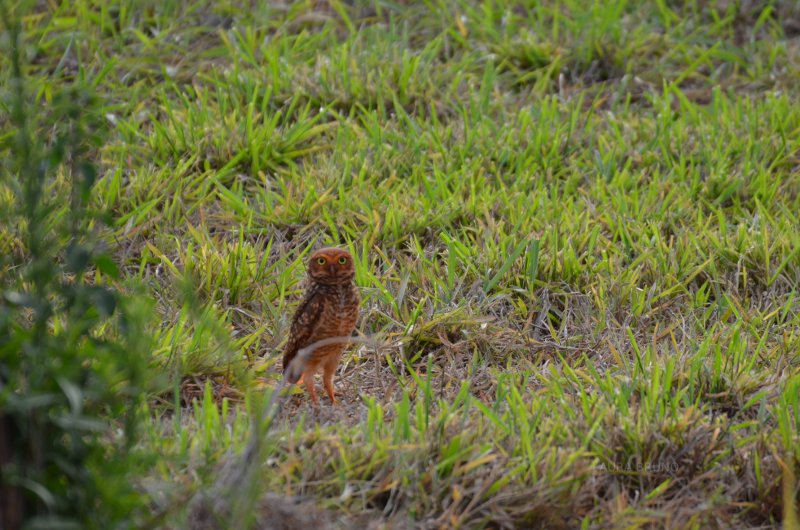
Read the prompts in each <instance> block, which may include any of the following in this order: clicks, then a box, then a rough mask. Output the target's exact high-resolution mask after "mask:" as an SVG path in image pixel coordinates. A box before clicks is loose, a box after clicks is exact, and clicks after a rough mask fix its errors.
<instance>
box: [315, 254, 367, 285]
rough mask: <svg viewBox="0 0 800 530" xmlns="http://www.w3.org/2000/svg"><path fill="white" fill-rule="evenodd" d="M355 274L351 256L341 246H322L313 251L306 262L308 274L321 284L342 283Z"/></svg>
mask: <svg viewBox="0 0 800 530" xmlns="http://www.w3.org/2000/svg"><path fill="white" fill-rule="evenodd" d="M355 275H356V269H355V265H354V264H353V256H351V255H350V253H349V252H348V251H346V250H344V249H342V248H332V247H329V248H323V249H321V250H318V251H316V252H314V253H313V254H312V255H311V258H310V260H309V262H308V276H309V277H310V278H311V279H312V280H313V281H315V282H317V283H321V284H323V285H342V284H346V283H349V282H351V281H353V278H354V277H355Z"/></svg>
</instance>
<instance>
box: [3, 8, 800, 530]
mask: <svg viewBox="0 0 800 530" xmlns="http://www.w3.org/2000/svg"><path fill="white" fill-rule="evenodd" d="M795 4H796V3H794V2H790V1H780V0H775V1H772V2H749V3H738V2H710V1H704V0H686V1H669V0H653V1H648V2H642V3H637V2H627V1H624V0H615V1H612V2H593V1H589V0H563V1H561V2H554V1H547V2H541V3H527V2H511V1H508V0H497V1H491V2H490V1H484V2H477V1H476V2H466V1H463V0H459V1H457V2H443V1H436V0H430V1H425V2H374V3H366V2H354V3H350V2H341V1H335V2H334V1H331V2H311V1H301V2H292V3H285V4H284V3H270V5H269V6H264V5H262V3H260V2H252V3H248V2H241V1H236V2H220V3H214V2H211V1H210V0H185V1H164V0H162V1H160V2H155V1H149V0H148V1H141V0H138V1H132V0H115V1H113V2H95V1H92V0H73V1H68V2H60V1H57V0H53V1H48V2H39V3H37V4H36V5H35V6H33V7H32V8H31V9H30V10H29V12H28V14H27V15H26V17H25V19H24V26H25V30H26V32H27V40H28V43H29V45H30V49H29V51H28V58H29V60H30V65H29V67H28V75H29V76H30V78H31V80H32V83H33V86H34V90H35V93H36V94H37V97H38V99H39V100H40V101H41V102H42V103H43V104H45V105H46V104H47V103H48V102H49V100H50V97H51V94H52V92H53V91H54V90H55V89H56V88H57V87H59V86H60V85H61V84H64V83H67V82H69V81H70V80H72V79H75V78H80V79H85V80H88V81H89V82H90V84H92V85H93V86H94V87H95V88H96V90H97V91H98V93H99V94H100V95H101V96H102V97H103V98H104V108H103V111H102V112H103V114H104V116H105V119H106V120H107V121H108V122H109V124H110V133H109V134H108V136H107V138H105V144H104V146H103V147H102V148H99V149H97V150H96V152H95V153H94V157H95V160H96V162H97V164H99V165H100V167H101V168H102V171H101V178H100V180H99V181H98V183H97V184H96V185H95V188H94V191H93V201H94V202H95V206H96V207H98V208H100V207H102V208H105V209H108V210H109V211H111V212H112V214H113V216H114V219H115V222H114V224H113V227H112V228H111V229H109V230H106V231H105V232H103V235H102V236H103V238H104V240H105V241H106V244H107V245H108V247H109V248H110V249H111V250H112V251H113V254H114V256H115V259H116V262H117V264H118V265H119V267H120V270H121V271H122V274H123V278H124V279H123V280H122V283H121V286H122V287H125V288H130V289H134V286H136V285H139V286H145V288H146V291H147V296H148V297H150V298H152V300H153V301H154V302H153V303H154V311H153V314H152V321H151V325H150V331H151V333H152V334H153V337H154V344H155V348H154V350H153V351H152V356H151V364H152V366H153V368H154V372H155V373H157V374H158V376H157V377H154V378H153V381H152V388H151V398H150V401H149V403H148V412H149V414H150V417H151V418H152V421H151V423H150V425H149V427H148V429H147V432H146V433H145V436H144V438H143V440H142V442H141V443H140V447H139V449H138V450H140V451H142V452H144V453H152V454H157V455H159V457H158V458H157V459H155V461H154V465H153V467H152V468H151V469H148V470H146V472H145V473H144V477H143V478H142V479H141V481H140V482H141V485H140V489H141V492H142V495H147V496H149V498H151V499H152V500H151V505H152V512H153V514H155V515H154V516H153V517H154V518H153V519H150V520H149V522H148V523H147V525H145V526H148V525H149V526H158V527H163V528H184V527H187V525H189V524H191V525H193V527H196V528H200V527H202V525H204V524H207V525H211V526H207V527H209V528H211V527H214V524H219V525H220V526H219V527H243V526H236V524H238V523H241V524H242V525H244V524H251V525H254V527H256V528H268V527H270V526H268V521H272V524H277V522H276V521H283V522H284V523H285V524H286V525H287V526H286V527H293V526H292V525H294V527H297V525H303V524H305V525H308V524H312V522H310V521H312V519H313V524H316V525H318V526H319V527H320V528H327V527H331V528H336V527H350V525H355V524H362V525H365V526H367V527H369V528H380V527H381V525H384V526H383V527H385V528H406V527H409V528H411V527H417V528H531V527H542V528H576V527H582V528H611V527H621V528H647V527H653V528H656V527H681V528H731V527H765V528H766V527H773V526H777V525H780V524H781V523H782V524H783V525H784V528H787V529H788V528H797V498H798V496H797V495H798V486H797V482H796V475H797V472H798V464H799V463H800V449H798V448H800V394H799V393H798V385H800V362H799V361H798V358H797V352H798V349H800V334H798V329H800V328H798V325H800V300H799V299H798V295H797V294H796V292H797V289H798V284H799V283H800V250H799V249H800V232H798V230H797V227H798V225H799V224H800V214H799V213H798V212H800V110H798V109H800V106H798V92H797V89H796V87H797V86H798V82H800V63H798V59H797V57H798V51H800V41H799V40H798V38H797V37H798V34H799V33H800V24H799V23H798V21H800V9H798V7H797V6H796V5H795ZM7 70H8V69H7V68H5V64H4V68H2V69H0V80H2V82H3V84H4V85H5V81H6V80H7V76H8V72H7ZM4 110H5V109H4ZM0 123H7V122H6V118H5V117H4V116H3V115H2V113H0ZM41 131H42V133H43V134H47V128H46V127H45V126H41ZM10 148H11V146H10V134H9V133H8V132H3V133H2V134H0V149H4V150H6V149H10ZM55 185H56V186H58V185H59V182H56V184H55ZM10 197H11V195H10V193H8V191H7V190H0V208H2V207H4V206H3V205H4V204H6V205H7V204H8V201H9V200H10ZM61 208H62V209H63V212H64V215H66V214H67V212H68V211H69V208H68V205H63V207H61ZM0 234H2V236H0V252H2V253H3V254H10V253H13V252H16V251H17V250H18V242H17V241H15V239H14V235H13V231H12V230H9V229H7V228H0ZM322 244H340V245H344V246H347V247H348V248H350V249H351V250H352V251H353V254H354V256H355V257H356V267H357V270H356V281H357V283H358V285H359V286H360V287H361V290H362V294H363V298H364V303H363V310H362V318H361V321H360V325H359V329H360V331H361V332H362V333H363V334H365V335H373V334H378V336H380V337H382V339H381V341H379V343H378V344H377V347H376V346H375V345H370V344H366V345H361V346H358V347H354V348H352V349H351V353H350V354H348V355H346V357H345V359H344V362H343V365H342V368H341V370H340V373H339V376H338V378H337V385H338V389H339V390H340V391H341V392H343V396H342V399H341V401H342V405H341V406H340V407H338V408H332V407H330V406H329V405H328V404H327V403H326V402H325V401H324V400H323V405H322V410H321V411H320V412H319V413H317V414H315V413H313V412H312V410H311V409H310V407H309V406H308V405H307V399H306V398H305V397H303V396H301V395H298V396H293V397H291V398H290V399H289V401H288V403H287V405H286V406H285V407H284V408H283V410H282V411H281V412H280V413H279V414H277V415H276V416H275V418H274V419H273V421H272V422H270V423H269V425H263V424H261V423H260V422H256V421H254V418H257V417H258V416H259V414H260V412H259V411H261V410H262V408H263V406H264V403H265V402H266V400H268V399H269V397H270V395H271V389H273V388H274V387H275V385H276V384H277V381H278V379H279V363H278V359H279V357H280V350H281V347H282V344H283V341H284V340H285V338H286V333H287V330H288V323H289V318H290V317H291V313H292V311H293V308H294V306H295V304H296V302H297V301H298V297H299V293H300V290H301V288H302V285H301V281H302V278H303V275H304V261H305V259H306V257H307V256H308V254H309V252H310V251H311V249H312V248H313V247H314V246H315V245H322ZM6 272H7V271H6ZM97 274H98V276H102V273H101V272H98V273H97ZM251 431H252V433H255V434H256V437H258V435H259V433H263V440H264V441H265V445H264V446H263V447H261V448H260V449H259V452H258V453H257V455H256V456H257V457H258V458H257V460H258V461H257V462H255V464H254V466H253V469H255V470H257V471H258V472H257V473H254V474H251V475H249V478H248V481H247V482H246V487H245V486H244V485H243V486H241V487H239V488H238V489H236V490H234V495H233V498H234V499H238V500H236V502H233V501H232V502H233V507H232V508H230V509H227V510H223V511H222V512H220V513H222V514H223V517H226V518H228V520H227V522H225V523H224V524H223V523H220V522H217V523H214V522H213V518H212V519H208V518H207V517H206V516H207V514H206V515H203V513H204V512H203V513H201V512H202V510H198V509H197V508H196V504H193V502H192V500H191V499H193V498H197V497H196V494H197V493H198V492H203V491H207V490H209V488H212V491H213V487H214V484H215V483H216V482H217V478H218V474H219V473H220V469H221V467H220V466H222V467H223V468H224V465H225V463H226V462H229V461H230V459H231V456H230V455H233V454H238V453H240V452H241V451H243V450H244V449H245V447H246V446H247V443H248V440H250V439H252V438H251ZM226 494H227V493H226ZM290 498H291V499H292V500H291V502H289V499H290ZM217 515H219V513H218V514H217ZM204 517H206V518H205V519H204ZM237 518H238V519H237ZM248 518H249V519H248ZM304 518H305V519H304ZM237 522H238V523H237ZM234 523H236V524H234ZM228 525H233V526H228Z"/></svg>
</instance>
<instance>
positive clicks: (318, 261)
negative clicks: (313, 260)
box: [317, 258, 325, 265]
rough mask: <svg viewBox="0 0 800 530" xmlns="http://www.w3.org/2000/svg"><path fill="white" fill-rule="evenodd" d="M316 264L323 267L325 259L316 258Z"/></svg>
mask: <svg viewBox="0 0 800 530" xmlns="http://www.w3.org/2000/svg"><path fill="white" fill-rule="evenodd" d="M317 263H319V264H320V265H325V258H317Z"/></svg>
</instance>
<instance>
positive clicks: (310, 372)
mask: <svg viewBox="0 0 800 530" xmlns="http://www.w3.org/2000/svg"><path fill="white" fill-rule="evenodd" d="M316 370H317V367H316V366H311V367H307V368H306V370H305V372H303V375H302V377H301V380H302V381H303V384H305V385H306V390H308V395H309V397H311V402H312V403H313V404H314V407H315V408H318V407H319V399H318V398H317V389H316V388H314V372H316Z"/></svg>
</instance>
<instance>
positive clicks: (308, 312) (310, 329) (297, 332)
mask: <svg viewBox="0 0 800 530" xmlns="http://www.w3.org/2000/svg"><path fill="white" fill-rule="evenodd" d="M323 307H324V300H323V299H322V297H321V296H320V290H319V288H318V286H316V285H311V286H309V288H308V290H307V291H306V293H305V296H304V297H303V300H302V301H301V302H300V304H299V305H298V306H297V310H296V311H295V313H294V317H292V326H291V328H290V331H289V341H288V342H287V343H286V348H285V349H284V350H283V373H284V375H286V371H287V370H288V369H289V365H290V364H291V362H292V359H294V358H295V356H296V355H297V352H298V351H300V349H301V348H305V347H306V346H308V345H309V344H311V342H310V341H309V339H310V338H311V337H312V336H313V335H314V330H315V328H316V327H317V326H316V324H317V323H318V322H319V317H320V315H322V309H323ZM292 375H293V376H294V377H292V378H290V380H289V382H290V383H296V382H297V380H298V379H299V378H300V374H299V373H298V374H292Z"/></svg>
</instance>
